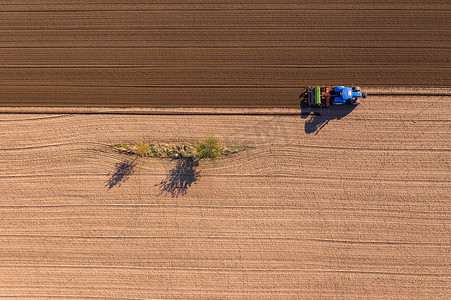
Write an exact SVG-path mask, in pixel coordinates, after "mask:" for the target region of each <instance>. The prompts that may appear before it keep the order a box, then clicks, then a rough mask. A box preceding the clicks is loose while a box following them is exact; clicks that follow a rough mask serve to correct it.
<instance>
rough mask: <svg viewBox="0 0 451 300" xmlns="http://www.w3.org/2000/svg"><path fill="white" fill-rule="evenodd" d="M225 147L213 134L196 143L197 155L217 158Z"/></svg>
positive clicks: (198, 156)
mask: <svg viewBox="0 0 451 300" xmlns="http://www.w3.org/2000/svg"><path fill="white" fill-rule="evenodd" d="M223 148H224V146H223V145H222V144H221V142H220V141H219V139H217V138H215V137H213V136H212V137H209V138H207V139H206V140H205V141H201V142H198V143H197V144H196V157H197V158H199V159H201V158H210V159H216V158H218V157H220V156H221V155H222V149H223Z"/></svg>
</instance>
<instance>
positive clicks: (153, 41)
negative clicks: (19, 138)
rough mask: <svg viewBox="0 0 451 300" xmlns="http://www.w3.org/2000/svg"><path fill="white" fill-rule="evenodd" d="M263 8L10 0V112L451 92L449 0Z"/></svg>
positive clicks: (6, 60)
mask: <svg viewBox="0 0 451 300" xmlns="http://www.w3.org/2000/svg"><path fill="white" fill-rule="evenodd" d="M150 2H152V1H150ZM257 2H258V3H257ZM257 2H256V1H251V0H240V1H232V2H230V1H223V0H202V1H183V2H180V1H179V2H177V3H174V1H171V0H164V1H158V2H157V3H149V1H144V0H140V1H137V0H127V1H106V0H99V1H95V2H92V1H87V0H77V1H71V0H70V1H69V0H58V1H52V3H51V4H50V3H49V2H48V1H43V0H35V1H25V0H9V1H7V2H5V1H4V2H3V3H2V4H0V32H1V34H0V70H1V72H0V101H1V102H0V106H18V105H20V106H37V105H45V106H68V105H71V106H80V105H83V106H141V107H142V106H159V107H161V106H166V107H176V106H183V107H187V106H188V107H189V106H191V107H192V106H195V107H200V106H202V107H218V106H226V107H230V106H234V107H273V106H277V107H294V106H297V97H298V95H299V87H301V86H305V85H318V84H327V85H342V84H353V83H354V84H359V85H362V86H412V87H415V86H421V87H428V86H435V87H443V86H447V87H450V86H451V81H450V75H451V72H450V71H451V70H450V61H451V55H450V53H451V51H450V48H451V33H450V32H451V31H450V19H451V18H450V13H449V12H450V10H451V5H450V4H449V1H447V0H439V1H424V0H422V1H407V2H406V1H372V0H365V1H350V0H344V1H328V2H327V4H326V3H325V2H324V1H320V0H313V1H295V0H277V1H267V0H264V1H257ZM331 2H332V3H331Z"/></svg>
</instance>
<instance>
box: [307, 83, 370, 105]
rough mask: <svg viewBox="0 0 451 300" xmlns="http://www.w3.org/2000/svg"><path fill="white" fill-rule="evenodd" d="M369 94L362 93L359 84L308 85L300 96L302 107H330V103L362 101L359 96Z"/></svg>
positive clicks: (362, 96)
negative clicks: (347, 85) (351, 85)
mask: <svg viewBox="0 0 451 300" xmlns="http://www.w3.org/2000/svg"><path fill="white" fill-rule="evenodd" d="M366 97H367V94H366V93H362V92H361V91H360V88H359V87H358V86H353V87H346V86H335V87H332V88H331V87H329V86H315V87H307V88H306V89H305V91H304V92H303V93H302V94H301V95H300V96H299V98H301V99H302V100H301V107H321V108H322V107H329V106H330V105H341V104H352V105H357V104H359V103H360V100H359V98H366Z"/></svg>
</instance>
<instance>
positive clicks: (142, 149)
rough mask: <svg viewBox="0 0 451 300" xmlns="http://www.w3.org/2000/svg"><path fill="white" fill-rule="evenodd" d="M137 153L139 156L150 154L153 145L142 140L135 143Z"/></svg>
mask: <svg viewBox="0 0 451 300" xmlns="http://www.w3.org/2000/svg"><path fill="white" fill-rule="evenodd" d="M135 153H136V154H137V155H139V156H149V155H150V154H151V153H152V146H151V145H149V144H148V143H146V142H144V141H141V142H139V143H137V144H136V145H135Z"/></svg>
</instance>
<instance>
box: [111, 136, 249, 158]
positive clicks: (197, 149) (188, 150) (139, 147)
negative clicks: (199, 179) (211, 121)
mask: <svg viewBox="0 0 451 300" xmlns="http://www.w3.org/2000/svg"><path fill="white" fill-rule="evenodd" d="M114 147H115V148H116V149H118V150H120V151H123V152H127V153H130V154H134V155H138V156H141V157H158V158H196V159H202V158H209V159H216V158H219V157H221V156H223V155H230V154H233V153H237V152H239V151H242V150H244V149H245V148H244V147H234V146H231V147H227V146H223V145H222V144H221V142H220V141H219V140H218V139H217V138H215V137H209V138H207V139H205V140H203V141H199V142H197V143H196V144H163V143H150V142H147V141H144V140H142V141H139V142H135V143H133V144H117V145H114Z"/></svg>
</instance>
